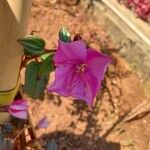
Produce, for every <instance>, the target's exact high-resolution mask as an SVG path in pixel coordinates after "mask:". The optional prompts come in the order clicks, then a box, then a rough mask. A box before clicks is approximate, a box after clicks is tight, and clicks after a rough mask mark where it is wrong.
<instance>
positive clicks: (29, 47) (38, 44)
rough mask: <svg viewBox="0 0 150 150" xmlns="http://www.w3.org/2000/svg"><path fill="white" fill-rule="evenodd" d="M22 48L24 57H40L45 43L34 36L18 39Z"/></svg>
mask: <svg viewBox="0 0 150 150" xmlns="http://www.w3.org/2000/svg"><path fill="white" fill-rule="evenodd" d="M18 42H19V43H20V44H21V45H22V46H23V48H24V54H25V55H42V54H43V53H44V49H45V41H44V40H43V39H42V38H40V37H38V36H35V35H28V36H25V37H23V38H20V39H18Z"/></svg>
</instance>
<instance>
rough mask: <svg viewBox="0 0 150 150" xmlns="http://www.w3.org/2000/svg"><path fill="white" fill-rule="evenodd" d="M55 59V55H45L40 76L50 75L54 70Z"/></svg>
mask: <svg viewBox="0 0 150 150" xmlns="http://www.w3.org/2000/svg"><path fill="white" fill-rule="evenodd" d="M53 57H54V54H49V55H47V56H46V55H45V57H43V58H44V59H42V62H41V64H40V69H39V75H41V74H42V75H43V74H49V73H50V72H51V71H53V70H54V66H53Z"/></svg>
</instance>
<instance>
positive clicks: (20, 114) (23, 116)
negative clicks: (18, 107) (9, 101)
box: [9, 110, 27, 119]
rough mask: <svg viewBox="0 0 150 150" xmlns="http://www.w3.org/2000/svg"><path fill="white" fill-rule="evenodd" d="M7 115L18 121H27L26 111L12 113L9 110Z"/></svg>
mask: <svg viewBox="0 0 150 150" xmlns="http://www.w3.org/2000/svg"><path fill="white" fill-rule="evenodd" d="M9 113H10V114H11V115H12V116H14V117H17V118H20V119H27V111H18V112H13V111H11V110H9Z"/></svg>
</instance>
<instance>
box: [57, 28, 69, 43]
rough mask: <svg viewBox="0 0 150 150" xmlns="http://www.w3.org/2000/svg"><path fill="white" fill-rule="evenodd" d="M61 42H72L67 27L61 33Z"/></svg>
mask: <svg viewBox="0 0 150 150" xmlns="http://www.w3.org/2000/svg"><path fill="white" fill-rule="evenodd" d="M59 40H61V41H62V42H65V43H68V42H70V41H71V36H70V33H69V32H68V30H67V29H66V28H65V27H61V29H60V31H59Z"/></svg>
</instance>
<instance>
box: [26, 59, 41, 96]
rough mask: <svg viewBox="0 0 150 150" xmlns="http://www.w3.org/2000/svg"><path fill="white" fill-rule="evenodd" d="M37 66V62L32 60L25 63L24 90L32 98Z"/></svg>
mask: <svg viewBox="0 0 150 150" xmlns="http://www.w3.org/2000/svg"><path fill="white" fill-rule="evenodd" d="M39 68H40V65H39V63H37V62H34V61H33V62H31V63H30V64H28V65H27V68H26V72H25V92H26V93H27V94H28V96H30V97H32V98H34V91H35V87H36V82H37V78H38V71H39Z"/></svg>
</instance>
